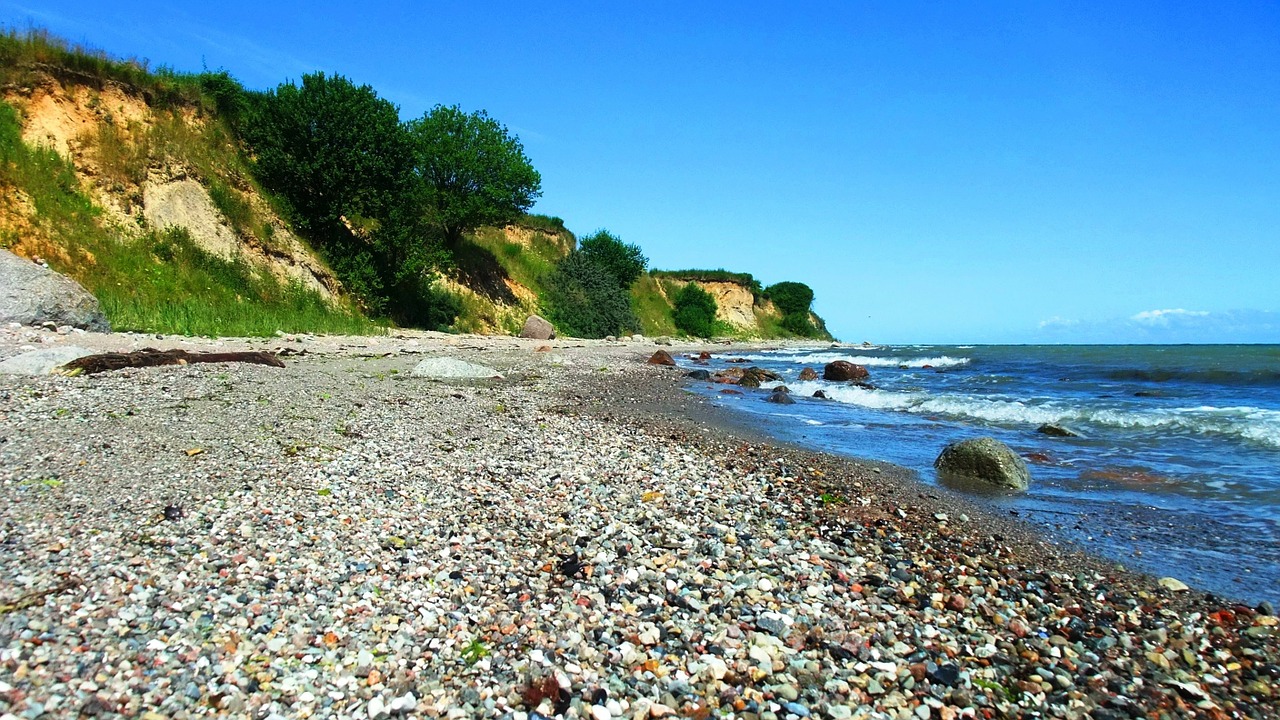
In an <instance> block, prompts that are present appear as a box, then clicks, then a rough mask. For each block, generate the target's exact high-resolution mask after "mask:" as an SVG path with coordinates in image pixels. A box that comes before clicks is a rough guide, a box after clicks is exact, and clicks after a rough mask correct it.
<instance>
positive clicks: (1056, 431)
mask: <svg viewBox="0 0 1280 720" xmlns="http://www.w3.org/2000/svg"><path fill="white" fill-rule="evenodd" d="M1036 432H1038V433H1041V434H1043V435H1052V436H1053V437H1080V433H1078V432H1076V431H1075V430H1072V429H1071V428H1066V427H1063V426H1061V425H1057V424H1055V423H1045V424H1043V425H1041V426H1040V427H1038V428H1036Z"/></svg>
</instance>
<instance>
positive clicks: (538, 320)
mask: <svg viewBox="0 0 1280 720" xmlns="http://www.w3.org/2000/svg"><path fill="white" fill-rule="evenodd" d="M520 337H522V338H532V339H534V340H555V339H556V328H555V326H554V325H552V324H551V323H550V321H548V320H547V319H546V318H543V317H540V316H538V315H530V316H529V317H528V319H526V320H525V321H524V327H522V328H520Z"/></svg>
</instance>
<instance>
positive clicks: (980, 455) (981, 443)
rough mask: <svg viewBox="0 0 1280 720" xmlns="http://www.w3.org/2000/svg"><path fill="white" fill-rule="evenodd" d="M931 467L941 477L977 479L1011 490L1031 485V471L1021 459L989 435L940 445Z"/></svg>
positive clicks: (964, 479) (947, 478)
mask: <svg viewBox="0 0 1280 720" xmlns="http://www.w3.org/2000/svg"><path fill="white" fill-rule="evenodd" d="M933 466H934V467H935V468H937V469H938V475H939V477H941V478H943V479H944V480H960V481H977V482H982V483H987V484H990V485H995V486H997V487H1002V488H1009V489H1011V490H1026V489H1027V486H1028V485H1030V484H1031V471H1030V470H1029V469H1028V468H1027V464H1026V463H1025V462H1024V461H1023V460H1022V458H1020V457H1018V455H1017V453H1015V452H1014V451H1013V450H1010V449H1009V446H1008V445H1005V444H1004V443H1002V442H1000V441H999V440H996V439H995V438H991V437H980V438H972V439H970V440H961V441H959V442H953V443H951V444H950V445H948V446H946V447H945V448H943V450H942V454H940V455H938V459H937V460H935V461H934V463H933Z"/></svg>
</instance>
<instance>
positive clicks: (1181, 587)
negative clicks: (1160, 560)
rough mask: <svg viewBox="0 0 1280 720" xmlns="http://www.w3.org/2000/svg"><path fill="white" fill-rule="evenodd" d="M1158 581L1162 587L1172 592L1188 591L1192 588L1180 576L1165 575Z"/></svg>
mask: <svg viewBox="0 0 1280 720" xmlns="http://www.w3.org/2000/svg"><path fill="white" fill-rule="evenodd" d="M1156 582H1158V583H1160V587H1162V588H1164V589H1165V590H1168V591H1170V592H1186V591H1188V590H1190V589H1191V588H1189V587H1187V584H1186V583H1184V582H1182V581H1181V580H1179V579H1178V578H1173V577H1163V578H1160V579H1159V580H1157V581H1156Z"/></svg>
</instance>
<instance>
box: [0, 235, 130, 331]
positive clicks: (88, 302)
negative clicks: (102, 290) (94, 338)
mask: <svg viewBox="0 0 1280 720" xmlns="http://www.w3.org/2000/svg"><path fill="white" fill-rule="evenodd" d="M11 322H16V323H22V324H23V325H40V324H42V323H52V324H53V325H55V326H57V325H71V326H72V327H78V328H84V329H85V330H92V331H94V332H111V324H110V323H108V322H107V318H106V316H104V315H103V314H102V308H101V307H100V306H99V305H98V299H97V298H95V297H94V296H93V295H90V294H89V291H88V290H85V289H84V288H83V287H81V286H80V283H77V282H76V281H74V280H72V279H71V278H68V277H65V276H63V275H59V274H58V273H56V272H54V271H52V270H50V269H49V268H46V267H44V266H42V265H37V264H36V263H33V262H31V261H30V260H27V259H26V258H22V257H18V256H17V255H14V254H13V253H11V252H9V251H7V250H0V323H11Z"/></svg>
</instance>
